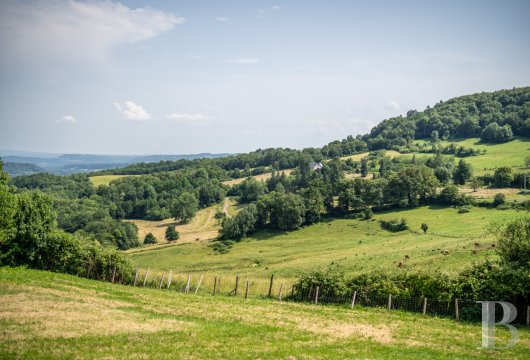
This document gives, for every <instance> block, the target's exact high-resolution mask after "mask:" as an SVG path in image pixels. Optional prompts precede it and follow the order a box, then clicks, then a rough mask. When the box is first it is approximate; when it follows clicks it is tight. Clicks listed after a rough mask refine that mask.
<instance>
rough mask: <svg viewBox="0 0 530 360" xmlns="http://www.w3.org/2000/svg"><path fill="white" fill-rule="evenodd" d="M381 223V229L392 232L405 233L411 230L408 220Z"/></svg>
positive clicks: (382, 221)
mask: <svg viewBox="0 0 530 360" xmlns="http://www.w3.org/2000/svg"><path fill="white" fill-rule="evenodd" d="M379 223H380V224H381V227H382V228H383V229H385V230H388V231H392V232H398V231H404V230H408V229H409V226H408V225H407V220H406V219H401V220H399V219H392V220H380V221H379Z"/></svg>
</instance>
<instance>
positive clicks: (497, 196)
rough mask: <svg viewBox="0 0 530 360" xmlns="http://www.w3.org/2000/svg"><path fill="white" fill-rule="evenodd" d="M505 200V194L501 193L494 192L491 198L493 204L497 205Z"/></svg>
mask: <svg viewBox="0 0 530 360" xmlns="http://www.w3.org/2000/svg"><path fill="white" fill-rule="evenodd" d="M505 202H506V195H504V194H502V193H498V194H495V197H494V198H493V206H499V205H502V204H504V203H505Z"/></svg>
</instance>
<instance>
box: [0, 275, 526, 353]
mask: <svg viewBox="0 0 530 360" xmlns="http://www.w3.org/2000/svg"><path fill="white" fill-rule="evenodd" d="M0 309H1V310H0V329H1V330H0V333H1V334H2V336H0V358H5V359H8V358H9V359H11V358H14V359H44V358H46V359H47V358H54V359H71V358H76V359H93V358H107V359H111V358H112V359H131V358H138V359H146V358H156V359H175V358H182V359H211V358H212V357H215V358H224V359H228V358H231V359H236V358H237V359H256V358H260V359H305V358H322V359H344V358H350V359H352V358H364V359H376V358H407V359H422V360H423V359H426V358H428V359H447V358H454V359H456V358H460V359H464V358H465V359H499V358H505V359H508V358H509V359H527V358H528V357H529V356H530V350H529V349H530V330H528V328H524V327H521V328H519V338H520V340H519V343H518V344H517V345H516V346H515V347H514V348H512V349H510V350H503V351H484V350H480V349H477V347H478V346H480V342H481V327H480V325H479V324H469V323H458V322H456V321H454V320H451V319H441V318H434V317H430V316H422V315H418V314H411V313H403V312H400V311H387V310H386V309H381V308H362V307H356V308H355V309H353V310H352V309H349V308H348V307H338V306H337V307H336V306H315V305H304V304H295V303H287V302H282V303H280V302H277V301H274V300H246V301H245V300H244V299H241V298H233V297H224V296H216V297H213V296H201V295H193V294H182V293H178V292H175V291H167V290H166V291H164V290H154V289H145V288H133V287H130V286H122V285H112V284H110V283H103V282H98V281H92V280H86V279H81V278H78V277H75V276H68V275H61V274H55V273H50V272H44V271H34V270H25V269H21V268H17V269H12V268H0ZM496 336H497V338H496V339H497V343H498V344H499V345H500V344H505V343H506V342H507V339H508V337H509V335H508V331H507V330H505V329H504V328H498V329H497V333H496Z"/></svg>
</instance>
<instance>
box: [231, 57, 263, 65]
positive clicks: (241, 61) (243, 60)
mask: <svg viewBox="0 0 530 360" xmlns="http://www.w3.org/2000/svg"><path fill="white" fill-rule="evenodd" d="M226 62H229V63H233V64H257V63H259V60H258V59H256V58H241V59H228V60H226Z"/></svg>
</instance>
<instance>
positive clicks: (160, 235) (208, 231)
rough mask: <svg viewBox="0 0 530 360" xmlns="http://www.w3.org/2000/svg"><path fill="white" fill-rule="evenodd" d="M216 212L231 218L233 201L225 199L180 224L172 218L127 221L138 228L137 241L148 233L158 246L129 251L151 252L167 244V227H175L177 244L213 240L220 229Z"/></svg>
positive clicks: (233, 209) (234, 204)
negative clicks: (177, 235) (220, 203)
mask: <svg viewBox="0 0 530 360" xmlns="http://www.w3.org/2000/svg"><path fill="white" fill-rule="evenodd" d="M218 210H220V211H224V212H225V213H227V215H228V216H233V215H235V213H236V212H237V206H236V203H235V201H234V200H233V199H231V198H226V199H225V201H224V203H223V204H222V205H212V206H210V207H207V208H204V209H201V210H199V211H198V212H197V214H196V215H195V216H194V217H193V219H191V220H190V221H189V222H187V223H181V222H178V221H175V220H174V219H172V218H170V219H165V220H161V221H150V220H128V221H130V222H132V223H134V224H136V226H138V239H140V242H143V239H144V238H145V235H147V234H148V233H152V234H153V235H154V236H155V237H156V239H157V241H158V244H156V245H148V246H146V247H141V248H135V249H131V250H129V251H130V252H136V251H145V250H152V249H155V248H157V247H158V246H161V245H165V244H168V241H167V240H166V238H165V233H166V228H167V227H168V225H175V229H176V230H177V231H178V232H179V235H180V238H179V240H178V242H179V243H190V242H197V241H205V240H213V239H215V238H217V235H218V234H219V229H220V228H221V226H220V223H219V220H217V219H216V218H215V213H216V212H217V211H218Z"/></svg>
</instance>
